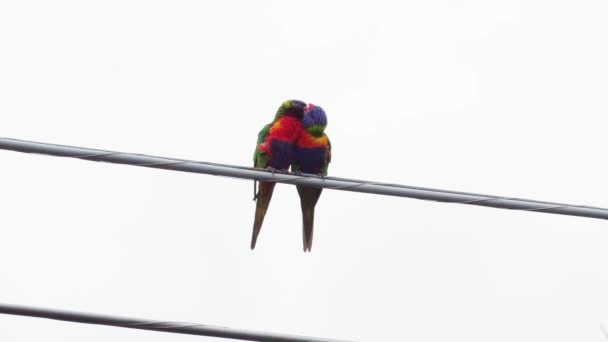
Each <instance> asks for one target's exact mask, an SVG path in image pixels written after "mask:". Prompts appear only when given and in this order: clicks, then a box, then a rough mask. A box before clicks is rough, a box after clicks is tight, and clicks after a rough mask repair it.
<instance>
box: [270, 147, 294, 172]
mask: <svg viewBox="0 0 608 342" xmlns="http://www.w3.org/2000/svg"><path fill="white" fill-rule="evenodd" d="M270 152H271V153H272V158H271V159H270V161H269V162H268V166H270V167H274V168H275V169H280V170H286V169H288V168H289V165H290V164H291V161H292V159H293V144H292V143H289V142H286V141H280V140H272V141H271V142H270Z"/></svg>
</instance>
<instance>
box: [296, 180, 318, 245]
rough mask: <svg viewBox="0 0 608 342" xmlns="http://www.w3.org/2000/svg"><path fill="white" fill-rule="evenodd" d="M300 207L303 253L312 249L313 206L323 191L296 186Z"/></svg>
mask: <svg viewBox="0 0 608 342" xmlns="http://www.w3.org/2000/svg"><path fill="white" fill-rule="evenodd" d="M297 188H298V194H299V195H300V207H301V208H302V239H303V247H304V252H306V251H308V252H310V250H311V249H312V236H313V232H314V221H315V206H316V205H317V201H318V200H319V197H320V196H321V192H322V191H323V189H321V188H310V187H305V186H298V187H297Z"/></svg>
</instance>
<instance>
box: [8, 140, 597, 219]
mask: <svg viewBox="0 0 608 342" xmlns="http://www.w3.org/2000/svg"><path fill="white" fill-rule="evenodd" d="M0 149H4V150H11V151H17V152H25V153H37V154H45V155H51V156H57V157H68V158H78V159H85V160H90V161H98V162H108V163H116V164H127V165H134V166H143V167H150V168H155V169H164V170H171V171H182V172H193V173H202V174H208V175H215V176H224V177H232V178H241V179H251V180H259V181H273V182H279V183H287V184H294V185H296V184H297V185H305V186H311V187H316V188H327V189H334V190H344V191H355V192H363V193H369V194H377V195H387V196H398V197H409V198H415V199H420V200H429V201H438V202H446V203H457V204H469V205H477V206H484V207H493V208H500V209H512V210H523V211H537V212H543V213H547V214H559V215H569V216H582V217H589V218H596V219H604V220H606V219H608V209H604V208H597V207H589V206H581V205H572V204H563V203H552V202H544V201H535V200H529V199H521V198H511V197H501V196H493V195H481V194H474V193H466V192H456V191H447V190H439V189H430V188H421V187H414V186H407V185H399V184H388V183H380V182H369V181H362V180H356V179H346V178H337V177H325V178H321V177H318V176H315V175H306V174H303V175H297V174H293V173H271V172H270V171H268V170H263V169H256V168H250V167H242V166H234V165H225V164H216V163H209V162H201V161H193V160H184V159H175V158H164V157H155V156H148V155H144V154H132V153H125V152H115V151H106V150H98V149H91V148H84V147H74V146H64V145H56V144H47V143H39V142H33V141H24V140H17V139H9V138H0Z"/></svg>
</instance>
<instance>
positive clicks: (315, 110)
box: [291, 104, 331, 252]
mask: <svg viewBox="0 0 608 342" xmlns="http://www.w3.org/2000/svg"><path fill="white" fill-rule="evenodd" d="M325 127H327V116H326V115H325V111H324V110H323V108H321V107H319V106H315V105H312V104H309V105H308V106H307V107H306V110H305V111H304V117H303V118H302V129H303V131H302V134H300V137H299V138H298V140H297V141H296V147H295V153H294V159H293V162H292V165H291V170H292V171H293V172H296V173H310V174H316V175H320V176H322V177H324V176H327V168H328V167H329V163H330V161H331V143H330V142H329V138H328V137H327V135H326V134H325ZM297 189H298V195H300V207H301V209H302V238H303V244H304V252H306V251H309V252H310V250H311V248H312V235H313V230H314V219H315V206H316V205H317V201H319V197H320V196H321V191H322V190H323V189H322V188H312V187H307V186H302V185H298V186H297Z"/></svg>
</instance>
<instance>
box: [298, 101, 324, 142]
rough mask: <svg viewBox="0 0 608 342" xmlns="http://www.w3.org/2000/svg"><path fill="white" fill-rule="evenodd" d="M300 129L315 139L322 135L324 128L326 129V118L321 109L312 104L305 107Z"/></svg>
mask: <svg viewBox="0 0 608 342" xmlns="http://www.w3.org/2000/svg"><path fill="white" fill-rule="evenodd" d="M302 127H304V129H305V130H306V131H307V132H308V133H310V134H312V135H314V136H315V137H319V136H321V135H323V132H324V131H325V127H327V116H326V115H325V111H324V110H323V108H321V107H319V106H315V105H313V104H309V105H308V106H306V109H305V110H304V117H303V118H302Z"/></svg>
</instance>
